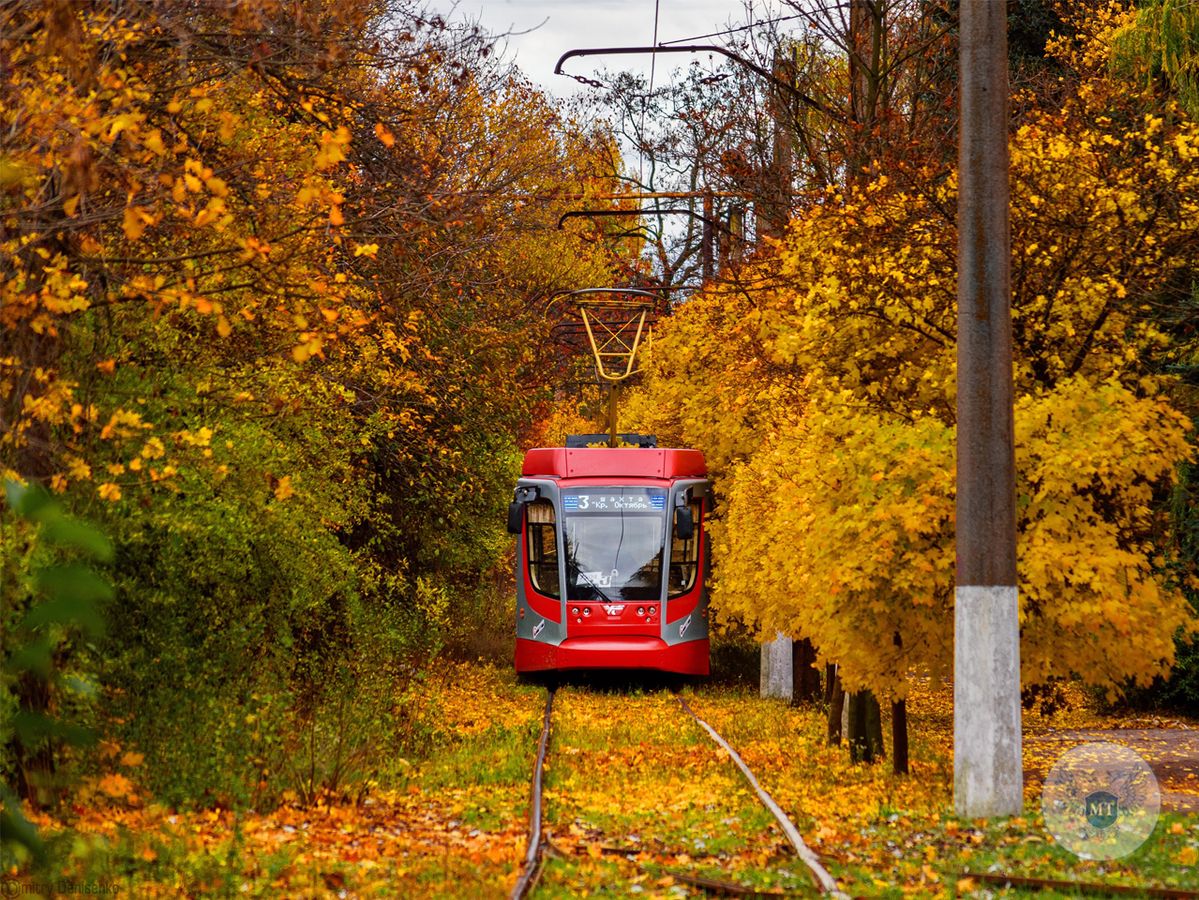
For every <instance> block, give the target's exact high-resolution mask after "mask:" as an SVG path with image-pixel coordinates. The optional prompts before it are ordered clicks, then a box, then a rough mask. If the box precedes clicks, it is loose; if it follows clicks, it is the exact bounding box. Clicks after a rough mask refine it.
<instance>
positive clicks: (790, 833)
mask: <svg viewBox="0 0 1199 900" xmlns="http://www.w3.org/2000/svg"><path fill="white" fill-rule="evenodd" d="M675 699H677V700H678V701H679V704H680V705H681V706H682V707H683V709H684V710H686V711H687V714H688V715H690V716H691V718H693V719H695V721H696V722H698V723H699V724H700V726H701V727H702V728H703V729H704V731H706V732H708V736H709V737H710V738H712V740H714V741H715V742H716V743H717V744H718V745H719V746H720V748H721V749H723V750H724V751H725V752H726V753H727V754H728V755H729V758H730V759H732V761H733V763H734V764H735V765H736V766H737V768H738V769H740V770H741V774H742V775H744V776H745V780H746V781H748V782H749V786H750V787H752V788H753V789H754V792H755V793H756V794H757V795H758V799H759V800H761V801H762V805H763V806H765V807H766V808H767V809H768V810H770V814H771V815H773V816H774V818H775V821H776V822H778V824H779V827H780V828H781V829H782V830H783V834H784V835H785V836H786V838H787V840H788V841H789V842H790V844H791V846H792V847H793V848H795V852H796V854H797V855H798V856H799V858H800V859H801V860H802V861H803V864H804V865H805V866H807V867H808V871H809V872H810V873H811V875H812V879H813V880H814V881H815V882H816V886H817V887H818V888H819V889H820V892H821V893H823V894H828V895H829V896H831V897H837V898H844V900H848V897H849V895H848V894H845V893H844V892H842V891H841V889H840V888H838V887H837V882H836V880H835V879H834V878H833V876H832V875H830V874H829V873H828V870H827V869H825V868H824V866H823V865H821V864H820V857H818V856H817V855H816V854H815V853H813V852H812V849H811V848H810V847H809V846H808V845H807V844H805V843H804V839H803V836H802V835H800V833H799V829H798V828H796V827H795V823H794V822H792V821H791V820H790V819H789V818H788V817H787V814H786V813H785V812H783V810H782V807H780V806H779V805H778V804H777V803H775V802H774V798H772V797H771V796H770V795H769V794H768V793H766V791H765V789H763V787H762V786H761V785H760V784H758V779H757V778H755V777H754V773H753V772H751V771H750V768H749V766H747V765H746V764H745V760H743V759H742V758H741V756H740V755H739V754H738V753H737V751H736V750H734V749H733V748H732V747H731V746H730V745H729V742H728V741H726V740H725V739H724V738H722V737H721V736H720V734H719V733H718V732H717V731H716V729H715V728H713V727H712V726H711V725H709V724H708V723H707V722H705V721H704V720H703V719H701V718H700V717H699V716H697V715H696V714H695V710H693V709H692V708H691V707H690V706H689V705H688V704H687V701H686V700H684V699H683V697H682V695H676V696H675Z"/></svg>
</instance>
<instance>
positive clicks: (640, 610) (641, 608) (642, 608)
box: [637, 606, 645, 616]
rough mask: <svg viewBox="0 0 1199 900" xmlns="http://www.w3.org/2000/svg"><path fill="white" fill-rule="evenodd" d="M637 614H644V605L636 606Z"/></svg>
mask: <svg viewBox="0 0 1199 900" xmlns="http://www.w3.org/2000/svg"><path fill="white" fill-rule="evenodd" d="M637 615H639V616H644V615H645V607H644V606H638V607H637Z"/></svg>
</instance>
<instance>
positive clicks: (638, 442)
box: [566, 434, 658, 450]
mask: <svg viewBox="0 0 1199 900" xmlns="http://www.w3.org/2000/svg"><path fill="white" fill-rule="evenodd" d="M616 437H617V438H618V439H619V440H620V443H621V445H622V446H625V447H638V448H640V449H642V450H653V449H654V448H656V447H657V446H658V438H657V436H656V435H652V434H618V435H617V436H616ZM607 446H608V435H606V434H568V435H567V436H566V447H567V449H568V450H579V449H582V448H586V447H607Z"/></svg>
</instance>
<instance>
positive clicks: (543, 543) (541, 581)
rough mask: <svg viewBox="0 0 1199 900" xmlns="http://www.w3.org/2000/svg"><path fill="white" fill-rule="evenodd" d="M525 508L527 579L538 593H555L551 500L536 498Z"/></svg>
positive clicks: (555, 544) (555, 534) (555, 553)
mask: <svg viewBox="0 0 1199 900" xmlns="http://www.w3.org/2000/svg"><path fill="white" fill-rule="evenodd" d="M525 509H526V510H527V512H528V517H529V518H528V533H529V580H530V581H532V582H533V587H534V588H535V589H536V590H537V592H538V593H541V594H545V595H546V596H549V597H558V596H560V591H559V588H558V532H557V530H556V529H555V527H554V504H552V503H550V502H549V501H548V500H538V501H536V502H535V503H530V504H529V505H528V506H527V507H525Z"/></svg>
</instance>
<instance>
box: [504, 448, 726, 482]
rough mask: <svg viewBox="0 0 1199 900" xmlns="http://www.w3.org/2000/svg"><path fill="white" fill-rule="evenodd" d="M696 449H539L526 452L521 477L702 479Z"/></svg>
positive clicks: (704, 468) (701, 459) (703, 467)
mask: <svg viewBox="0 0 1199 900" xmlns="http://www.w3.org/2000/svg"><path fill="white" fill-rule="evenodd" d="M707 471H708V470H707V466H706V465H705V464H704V455H703V453H701V452H700V451H698V450H678V449H672V448H654V449H640V448H631V447H617V448H612V447H586V448H582V447H581V448H567V447H538V448H536V449H533V450H529V451H528V452H527V453H525V462H524V466H523V467H522V468H521V474H522V475H542V476H551V477H558V478H616V479H619V478H703V477H704V476H705V475H707Z"/></svg>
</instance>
